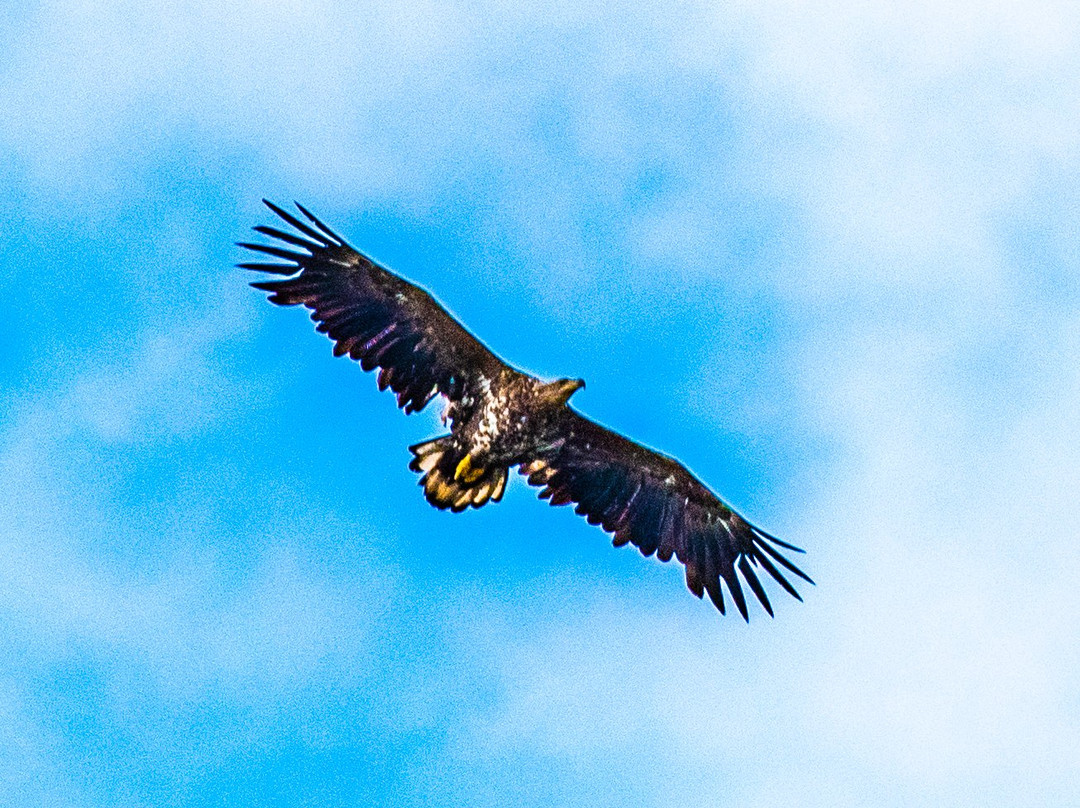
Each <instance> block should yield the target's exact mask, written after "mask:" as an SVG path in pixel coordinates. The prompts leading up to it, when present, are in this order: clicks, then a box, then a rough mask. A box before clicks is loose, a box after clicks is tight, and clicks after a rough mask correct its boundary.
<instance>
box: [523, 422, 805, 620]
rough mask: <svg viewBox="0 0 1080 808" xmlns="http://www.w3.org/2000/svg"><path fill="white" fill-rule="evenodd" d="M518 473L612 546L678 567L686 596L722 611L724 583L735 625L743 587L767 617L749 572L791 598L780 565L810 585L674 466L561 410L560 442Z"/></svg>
mask: <svg viewBox="0 0 1080 808" xmlns="http://www.w3.org/2000/svg"><path fill="white" fill-rule="evenodd" d="M520 469H521V473H522V474H525V475H527V476H528V479H529V482H530V483H531V484H532V485H536V486H543V490H542V491H540V497H541V498H542V499H548V500H550V502H551V504H552V505H566V504H568V503H571V502H574V503H577V508H576V509H575V511H576V512H577V513H578V514H580V515H582V516H585V517H586V518H587V519H588V521H589V523H590V524H593V525H600V526H601V527H602V528H603V529H604V530H605V531H607V532H608V533H613V534H615V535H614V540H613V543H614V544H615V546H616V547H621V546H623V545H625V544H628V543H629V544H633V545H635V546H636V547H637V548H638V549H640V550H641V552H642V553H643V554H644V555H645V556H650V555H652V554H653V553H656V557H657V558H659V559H660V560H661V561H669V560H671V557H672V556H675V557H677V558H678V559H679V561H681V562H682V563H683V564H685V565H686V585H687V587H689V589H690V591H691V592H693V593H694V594H695V595H697V596H698V597H699V598H700V597H702V595H703V594H704V593H705V592H708V593H709V598H710V599H711V600H712V602H713V603H714V604H715V605H716V608H717V609H719V610H720V613H721V614H723V613H724V595H723V592H722V591H721V586H720V581H721V580H723V581H724V583H725V584H727V589H728V592H729V593H730V594H731V598H732V600H734V601H735V605H736V606H737V607H738V609H739V613H740V614H741V615H742V616H743V619H744V620H747V621H749V617H748V614H747V610H746V598H745V596H744V594H743V589H742V583H741V582H742V581H745V582H746V584H747V585H748V586H749V587H750V589H751V591H752V592H753V593H754V595H756V596H757V599H758V600H759V601H760V602H761V605H762V606H764V607H765V611H767V612H768V613H769V615H770V616H771V615H772V613H773V610H772V606H771V605H770V603H769V598H768V596H767V595H766V594H765V588H764V587H763V586H762V585H761V581H760V579H759V578H758V576H757V573H756V572H755V569H757V568H758V567H760V568H761V569H763V570H765V571H766V572H767V573H768V574H769V576H771V577H772V578H773V579H774V580H775V581H776V582H777V583H778V584H780V586H781V587H783V588H784V590H785V591H787V592H788V593H789V594H790V595H792V596H793V597H795V598H796V599H798V600H802V598H801V597H800V596H799V593H798V592H796V591H795V587H793V586H792V585H791V583H790V582H789V581H788V580H787V579H786V578H785V577H784V574H783V573H782V572H781V570H780V568H781V567H782V568H783V569H784V570H787V571H788V572H789V573H791V574H793V575H795V576H798V577H799V578H802V579H803V580H804V581H807V582H809V583H811V584H812V583H813V581H812V580H811V579H810V578H809V576H807V575H806V573H804V572H803V571H802V570H800V569H799V568H798V567H796V566H795V565H794V564H792V563H791V562H790V561H788V559H787V558H785V557H784V556H783V555H782V554H781V553H780V551H779V550H778V549H777V548H785V549H787V550H791V551H793V552H797V553H801V552H803V551H802V550H800V549H799V548H798V547H794V546H793V545H790V544H787V543H786V542H782V541H780V540H779V539H777V538H775V537H773V536H770V535H769V534H768V533H765V532H764V531H763V530H759V529H758V528H756V527H754V526H753V525H751V524H750V523H749V522H747V521H746V520H745V519H743V518H742V517H741V516H739V514H737V513H735V511H733V510H732V509H731V508H730V507H728V506H727V505H726V504H724V502H722V501H721V500H720V499H719V497H717V496H716V495H715V494H713V493H712V492H711V491H710V490H709V489H708V488H706V487H705V486H704V485H703V484H702V483H701V482H700V481H699V480H698V479H697V478H695V477H694V476H693V475H692V474H691V473H690V472H689V471H687V470H686V468H685V467H684V466H683V465H682V464H681V463H679V462H677V461H676V460H673V459H672V458H670V457H667V456H665V455H662V454H660V453H658V452H654V451H653V450H651V449H647V448H645V447H644V446H641V445H640V444H637V443H634V442H633V441H631V440H628V439H627V438H624V437H623V436H622V435H619V434H616V433H615V432H612V431H611V430H609V429H606V428H605V427H602V426H600V425H599V424H597V423H595V422H593V421H590V420H589V419H587V418H585V417H583V416H581V415H579V414H578V413H576V412H574V411H573V410H570V409H569V408H568V410H567V421H566V427H565V431H564V433H563V437H562V439H561V440H560V441H558V442H557V443H556V444H555V446H554V448H552V449H551V450H549V451H547V452H544V453H541V454H540V455H539V456H538V457H537V458H535V459H533V460H532V461H530V462H527V463H523V464H522V465H521V467H520ZM740 579H741V580H740Z"/></svg>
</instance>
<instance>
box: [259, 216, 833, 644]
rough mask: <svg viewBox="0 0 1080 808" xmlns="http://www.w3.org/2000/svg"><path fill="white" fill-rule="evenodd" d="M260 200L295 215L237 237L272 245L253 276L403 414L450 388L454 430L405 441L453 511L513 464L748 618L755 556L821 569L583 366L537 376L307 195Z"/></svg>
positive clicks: (544, 494) (697, 590)
mask: <svg viewBox="0 0 1080 808" xmlns="http://www.w3.org/2000/svg"><path fill="white" fill-rule="evenodd" d="M263 202H264V203H265V204H266V206H267V207H268V208H269V209H270V210H271V211H273V212H274V213H275V214H277V216H278V217H279V218H280V219H281V220H282V221H283V222H285V223H286V224H287V225H289V226H290V227H291V228H292V232H286V231H285V230H280V229H278V228H275V227H267V226H264V225H259V226H256V227H255V228H254V229H255V231H256V232H258V233H260V234H262V235H263V236H266V237H268V238H270V239H274V240H276V242H277V243H273V244H262V243H249V242H238V246H240V247H243V248H245V249H248V250H253V251H255V252H257V253H260V254H261V256H260V257H262V256H269V257H270V258H272V259H275V260H274V261H271V262H265V259H263V260H262V261H261V262H258V263H241V264H238V266H239V267H240V268H243V269H249V270H255V271H258V272H265V273H269V274H271V275H275V276H280V277H278V278H277V279H274V280H260V281H256V282H255V283H252V284H251V285H252V286H254V287H255V288H256V289H260V290H262V291H264V292H268V293H269V300H270V302H272V303H276V304H277V305H279V306H305V307H307V308H308V309H310V310H311V319H312V320H314V321H315V323H316V324H317V325H316V330H317V331H320V332H322V333H324V334H326V335H327V336H329V337H330V339H331V340H332V341H333V343H334V355H335V356H345V355H348V356H349V357H350V358H352V359H354V360H356V361H358V362H359V363H360V366H361V367H362V368H363V369H364V370H365V371H372V370H375V369H376V368H378V369H379V373H378V385H379V389H380V390H385V389H387V388H389V389H390V390H392V391H393V392H394V394H395V395H396V396H397V404H398V406H399V407H400V408H401V409H403V410H404V411H405V412H406V414H408V413H412V412H419V411H420V410H422V409H424V407H425V406H427V404H428V403H429V402H430V401H431V400H432V399H434V398H435V397H436V396H441V397H442V398H444V399H445V412H444V414H443V423H444V424H447V423H449V425H450V433H449V434H447V435H441V436H439V437H436V438H433V439H431V440H427V441H424V442H422V443H418V444H416V445H415V446H411V447H409V450H410V452H411V453H412V455H413V457H412V460H411V462H410V463H409V468H410V469H412V470H413V471H415V472H417V473H419V474H420V475H422V476H421V477H420V485H421V486H423V489H424V496H425V497H426V498H427V501H428V502H429V503H431V504H432V505H434V506H435V507H436V508H439V509H440V510H444V509H449V510H450V511H452V512H455V513H458V512H461V511H463V510H465V509H466V508H480V507H482V506H483V505H485V504H486V503H488V502H498V501H500V500H501V499H502V496H503V493H504V492H505V491H506V485H507V478H508V476H509V473H510V470H511V469H512V468H514V467H517V468H518V470H519V471H520V473H521V474H523V475H524V476H525V477H526V478H527V479H528V481H529V483H530V484H531V485H534V486H538V487H539V488H540V492H539V495H540V498H541V499H546V500H548V501H549V502H550V503H551V504H552V505H567V504H570V503H574V504H575V506H576V507H575V512H576V513H578V514H579V515H581V516H584V517H585V518H586V519H587V520H588V521H589V523H590V524H593V525H599V526H600V527H601V528H603V530H605V531H606V532H607V533H610V534H612V535H613V540H612V541H613V544H614V545H615V546H616V547H621V546H624V545H626V544H632V545H634V546H635V547H637V548H638V549H639V550H640V551H641V552H642V554H643V555H645V556H646V557H648V556H651V555H653V554H654V553H655V555H656V557H657V558H658V559H660V560H661V561H664V562H667V561H670V560H671V559H672V558H673V557H674V558H678V560H679V561H680V562H681V563H682V564H683V565H684V567H685V571H686V585H687V587H688V588H689V589H690V591H691V592H693V593H694V595H696V596H697V597H698V598H699V599H700V598H702V597H703V596H704V595H705V594H706V593H708V595H709V599H710V600H711V601H712V602H713V604H715V606H716V608H717V609H718V610H719V611H720V613H721V614H724V613H725V601H724V593H723V589H722V585H721V582H723V584H724V585H726V587H727V591H728V594H729V595H730V597H731V600H732V601H733V602H734V604H735V606H736V608H738V610H739V613H740V614H741V615H742V617H743V619H744V620H746V621H747V622H749V613H748V611H747V606H746V596H745V594H744V592H743V584H744V583H745V585H746V586H748V587H749V588H750V591H751V592H753V594H754V595H755V596H756V598H757V600H758V601H759V602H760V603H761V605H762V607H764V609H765V611H766V612H767V613H768V614H769V615H770V616H772V614H773V607H772V605H771V604H770V602H769V598H768V595H767V594H766V592H765V587H764V586H763V585H762V582H761V578H759V576H758V572H757V571H758V570H764V572H765V573H767V574H768V576H769V577H770V578H772V579H773V581H775V582H776V583H777V584H779V585H780V587H781V588H782V589H783V590H784V591H786V592H787V593H788V594H790V595H791V596H792V597H794V598H796V599H798V600H800V601H801V600H802V598H801V597H800V595H799V593H798V592H797V591H796V590H795V587H794V586H793V585H792V583H791V582H790V581H789V580H788V579H787V578H786V577H785V572H786V573H788V574H789V575H791V576H795V577H798V578H801V579H802V580H803V581H806V582H808V583H810V584H813V581H812V580H811V579H810V577H809V576H808V575H806V573H804V572H803V571H802V570H800V569H799V568H798V567H797V566H795V565H794V564H793V563H792V562H791V561H790V560H789V559H788V558H786V557H785V555H784V554H783V553H782V552H781V549H784V550H789V551H791V552H796V553H802V552H803V551H802V550H801V549H799V548H798V547H795V546H794V545H791V544H788V543H786V542H783V541H781V540H780V539H778V538H776V537H775V536H771V535H769V534H768V533H766V532H765V531H763V530H761V529H760V528H758V527H755V526H754V525H752V524H750V523H749V522H747V521H746V520H745V519H743V518H742V517H741V516H740V515H739V514H738V513H736V512H735V511H734V510H732V509H731V507H730V506H729V505H727V504H726V503H725V502H723V501H722V500H721V499H720V498H719V497H717V496H716V495H715V494H714V493H713V492H712V491H710V490H709V489H708V488H707V487H706V486H705V485H704V484H703V483H702V482H701V481H700V480H698V479H697V478H696V477H695V476H694V475H693V474H691V473H690V472H689V471H688V470H687V469H686V467H685V466H683V465H682V464H681V463H679V462H678V461H677V460H675V459H673V458H671V457H668V456H666V455H663V454H660V453H659V452H656V451H654V450H652V449H649V448H647V447H645V446H643V445H641V444H639V443H635V442H634V441H632V440H629V439H627V438H625V437H623V436H622V435H619V434H617V433H616V432H613V431H612V430H610V429H607V428H606V427H603V426H601V425H600V424H598V423H596V422H595V421H592V420H590V419H589V418H586V417H585V416H583V415H581V414H580V413H579V412H578V411H577V410H575V409H574V408H573V407H571V406H570V404H569V402H570V398H571V396H573V395H574V393H575V392H577V391H578V390H580V389H581V388H583V387H584V386H585V381H584V380H583V379H569V378H567V379H558V380H556V381H543V380H541V379H539V378H537V377H535V376H532V375H530V374H528V373H525V372H523V371H521V370H518V369H517V368H514V367H512V366H510V365H509V364H507V363H506V362H504V361H503V360H501V359H500V358H499V357H498V356H496V355H495V354H494V353H492V352H491V351H490V350H489V349H488V348H487V347H486V346H485V345H483V344H482V343H481V342H480V341H479V340H478V339H477V338H476V337H474V336H473V335H472V334H471V333H469V331H468V330H466V329H465V327H464V326H463V325H462V324H461V323H459V322H458V321H457V320H456V319H454V317H453V316H452V315H451V314H450V313H449V312H447V310H446V309H445V308H443V306H441V305H440V304H439V303H438V302H437V301H436V300H435V298H434V297H432V296H431V295H430V294H429V293H428V292H426V291H424V290H423V289H421V288H420V287H418V286H415V285H413V284H412V283H409V282H408V281H406V280H405V279H404V278H402V277H400V276H398V275H395V274H394V273H393V272H390V271H389V270H388V269H386V268H385V267H383V266H380V265H379V264H377V263H376V262H375V261H373V260H371V259H370V258H368V257H367V256H365V255H363V254H361V253H360V252H358V251H357V250H355V249H353V248H352V247H351V246H349V244H348V243H346V241H345V240H344V239H343V238H341V236H339V235H337V234H336V233H334V232H333V231H332V230H331V229H330V228H329V227H327V226H326V225H325V224H323V223H322V222H321V221H319V219H317V218H316V217H315V216H313V215H312V214H311V213H310V212H309V211H308V210H307V209H305V208H304V207H303V206H302V205H300V204H299V203H296V207H297V209H298V210H299V212H300V214H301V215H302V216H303V217H304V219H306V222H305V221H302V220H301V219H299V218H297V217H296V216H294V215H293V214H291V213H289V212H287V211H285V210H283V209H282V208H280V207H278V206H277V205H275V204H273V203H272V202H269V201H268V200H265V199H264V200H263Z"/></svg>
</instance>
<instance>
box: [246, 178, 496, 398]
mask: <svg viewBox="0 0 1080 808" xmlns="http://www.w3.org/2000/svg"><path fill="white" fill-rule="evenodd" d="M263 202H265V203H266V206H267V207H268V208H270V210H272V211H273V212H274V213H276V214H277V215H278V216H280V217H281V218H282V219H283V220H284V221H285V222H287V223H288V224H290V225H292V227H293V228H295V230H296V233H287V232H283V231H281V230H277V229H275V228H273V227H264V226H259V227H256V228H255V230H256V231H258V232H259V233H262V234H263V235H265V236H270V237H271V238H274V239H277V240H278V241H279V242H282V243H284V244H285V245H288V247H290V248H291V249H285V248H283V247H282V246H277V245H273V246H272V245H267V244H250V243H241V244H240V245H239V246H241V247H245V248H247V249H249V250H254V251H256V252H260V253H264V254H266V255H269V256H272V257H274V258H277V259H280V260H281V261H282V262H283V263H244V264H238V266H240V267H242V268H244V269H253V270H257V271H260V272H269V273H272V274H274V275H288V276H291V277H288V278H286V279H284V280H273V281H259V282H256V283H253V284H251V285H252V286H254V287H255V288H256V289H262V290H264V291H266V292H270V293H271V294H270V301H271V302H272V303H277V304H278V305H279V306H295V305H304V306H307V307H308V308H309V309H311V319H312V320H314V321H315V322H316V323H318V326H317V330H318V331H322V332H324V333H325V334H327V335H328V336H329V337H330V339H332V340H333V341H334V355H335V356H343V355H345V354H348V355H349V356H350V357H352V358H353V359H355V360H357V361H359V362H360V365H361V366H362V367H363V368H364V370H373V369H374V368H376V367H379V368H381V370H380V371H379V389H380V390H385V389H386V388H387V387H389V388H390V389H391V390H393V391H394V392H395V393H397V400H398V406H399V407H402V408H403V409H404V410H405V412H406V413H410V412H416V411H419V410H422V409H423V408H424V406H425V405H426V404H427V403H428V402H429V401H430V400H431V399H432V398H434V397H435V395H436V394H438V393H441V394H443V395H445V396H446V397H447V398H449V399H450V400H451V401H457V400H458V399H460V398H461V397H462V396H463V395H464V392H465V391H466V390H467V389H468V388H469V387H470V385H471V384H472V383H473V382H475V381H476V380H477V379H478V378H480V377H481V376H484V377H487V378H492V377H494V376H495V375H496V374H497V373H498V372H499V370H500V369H501V368H502V367H503V364H502V362H501V361H500V360H499V358H498V357H497V356H495V355H494V354H493V353H492V352H491V351H489V350H488V349H487V348H485V347H484V346H483V345H482V344H481V343H480V341H479V340H477V339H476V337H474V336H473V335H472V334H470V333H469V332H468V331H466V330H465V328H464V327H463V326H462V325H461V324H460V323H459V322H458V321H457V320H455V319H454V318H453V317H452V316H451V315H450V314H449V313H448V312H447V311H446V309H444V308H443V307H442V306H440V305H439V304H438V303H437V302H435V299H434V298H432V296H431V295H429V294H428V293H427V292H425V291H424V290H423V289H421V288H419V287H418V286H414V285H412V284H411V283H409V282H407V281H405V280H404V279H402V278H399V277H398V276H397V275H394V274H393V273H391V272H389V271H387V270H386V269H384V268H383V267H381V266H379V265H378V264H376V263H375V262H374V261H372V260H371V259H369V258H367V257H366V256H364V255H361V254H360V253H358V252H357V251H356V250H354V249H353V248H352V247H350V246H349V245H348V244H346V243H345V240H344V239H342V238H341V237H340V236H338V235H337V234H336V233H334V232H333V231H332V230H330V228H328V227H327V226H326V225H324V224H323V223H322V222H320V221H319V220H318V219H316V218H315V217H314V216H312V215H311V214H310V213H309V212H308V211H307V210H305V209H304V208H303V207H302V206H300V205H299V204H297V206H296V207H297V208H299V210H300V212H301V213H302V214H303V215H304V216H305V217H306V218H307V219H308V221H309V222H310V225H308V224H305V223H304V222H302V221H300V220H299V219H297V218H296V217H294V216H292V215H291V214H289V213H287V212H285V211H284V210H282V209H281V208H279V207H277V206H276V205H274V204H273V203H272V202H268V201H267V200H265V199H264V200H263Z"/></svg>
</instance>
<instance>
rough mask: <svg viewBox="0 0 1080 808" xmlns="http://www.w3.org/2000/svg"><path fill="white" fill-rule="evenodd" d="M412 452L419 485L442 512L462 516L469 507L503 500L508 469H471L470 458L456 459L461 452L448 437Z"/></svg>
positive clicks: (424, 444) (410, 465)
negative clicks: (463, 472) (449, 511)
mask: <svg viewBox="0 0 1080 808" xmlns="http://www.w3.org/2000/svg"><path fill="white" fill-rule="evenodd" d="M409 451H410V452H412V453H413V459H412V460H411V461H410V462H409V468H410V469H412V470H413V471H415V472H421V473H423V475H424V476H423V477H421V478H420V485H422V486H423V487H424V496H425V497H426V498H427V501H428V502H430V503H431V504H432V505H434V506H435V507H436V508H438V509H439V510H445V509H447V508H449V509H450V510H451V511H453V512H454V513H460V512H461V511H463V510H465V509H466V508H468V507H470V506H471V507H473V508H479V507H481V506H482V505H485V504H486V503H487V502H488V501H489V500H490V501H491V502H498V501H499V500H500V499H502V496H503V492H504V491H505V490H506V479H507V476H508V472H509V469H507V468H505V467H502V468H500V467H492V468H477V467H476V466H472V465H471V464H470V463H469V462H467V461H468V456H467V455H466V456H464V457H458V456H457V455H458V453H459V451H460V450H458V449H457V447H456V446H455V445H454V441H453V439H452V438H451V437H450V436H449V435H445V436H443V437H441V438H435V439H434V440H429V441H426V442H425V443H418V444H416V445H415V446H410V447H409ZM462 466H464V467H466V468H467V469H468V473H467V474H461V473H460V471H459V470H460V469H461V467H462Z"/></svg>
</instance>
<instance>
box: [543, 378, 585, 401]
mask: <svg viewBox="0 0 1080 808" xmlns="http://www.w3.org/2000/svg"><path fill="white" fill-rule="evenodd" d="M584 386H585V380H584V379H559V380H557V381H554V382H550V383H548V384H545V385H544V387H543V397H544V398H545V399H546V400H547V401H549V402H550V403H552V404H565V403H566V402H567V401H569V400H570V396H572V395H574V393H576V392H577V391H578V390H580V389H582V388H583V387H584Z"/></svg>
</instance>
